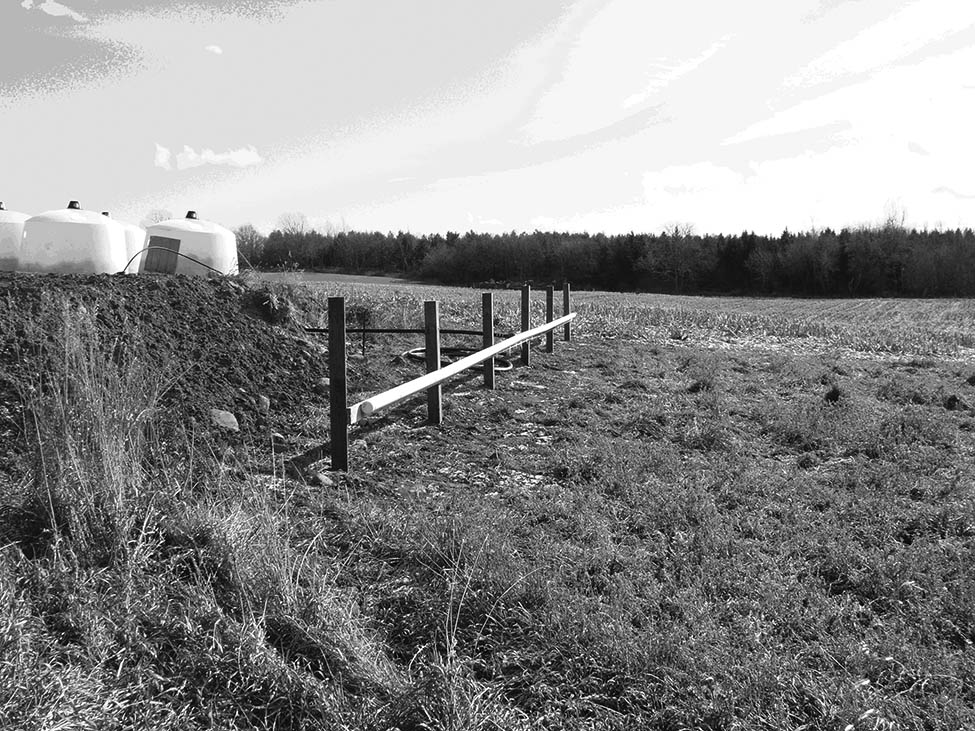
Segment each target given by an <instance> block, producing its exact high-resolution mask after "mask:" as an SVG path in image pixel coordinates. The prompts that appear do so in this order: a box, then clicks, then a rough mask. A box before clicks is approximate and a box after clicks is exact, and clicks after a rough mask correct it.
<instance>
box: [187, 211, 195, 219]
mask: <svg viewBox="0 0 975 731" xmlns="http://www.w3.org/2000/svg"><path fill="white" fill-rule="evenodd" d="M186 217H187V218H192V219H193V220H194V221H195V220H196V211H187V212H186Z"/></svg>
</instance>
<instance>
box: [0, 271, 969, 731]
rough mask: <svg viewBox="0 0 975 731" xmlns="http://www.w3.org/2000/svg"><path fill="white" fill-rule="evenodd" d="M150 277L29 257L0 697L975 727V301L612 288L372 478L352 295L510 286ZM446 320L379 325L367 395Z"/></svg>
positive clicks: (239, 709)
mask: <svg viewBox="0 0 975 731" xmlns="http://www.w3.org/2000/svg"><path fill="white" fill-rule="evenodd" d="M135 279H136V278H128V279H127V280H126V279H125V278H118V277H114V278H91V279H89V280H78V279H76V278H65V281H63V282H62V281H61V280H60V279H56V278H43V279H42V278H34V279H31V278H29V277H28V278H10V279H8V280H5V281H3V282H0V285H2V286H0V294H3V292H4V291H5V292H6V295H5V300H6V302H7V303H8V305H10V306H9V307H8V308H7V311H8V312H9V313H11V314H10V315H9V316H8V318H7V321H6V322H4V323H2V324H0V335H2V337H3V341H2V342H3V347H4V351H2V352H3V354H4V359H3V362H4V363H5V364H27V365H29V366H30V367H26V366H24V367H19V368H14V367H13V365H10V367H8V368H7V370H6V371H5V372H6V373H9V374H13V375H9V376H6V379H7V380H6V381H4V382H0V385H4V384H6V385H5V387H4V388H3V389H0V395H4V399H5V401H4V403H3V404H2V405H0V406H2V411H0V415H3V416H4V418H5V419H6V422H5V423H6V424H7V427H6V428H7V429H8V432H9V435H8V436H9V439H8V441H9V443H10V444H13V445H16V446H14V447H11V448H9V449H5V450H4V454H5V456H4V457H3V459H2V465H0V466H2V467H3V470H2V474H3V475H4V476H5V477H4V479H3V480H2V481H0V505H2V508H0V595H2V599H0V606H2V607H3V608H4V610H3V613H2V614H0V726H2V727H4V728H8V727H9V728H37V729H54V728H88V727H90V728H99V729H101V728H119V729H123V728H125V729H128V728H133V729H134V728H139V729H142V728H146V729H148V728H152V729H161V728H172V729H177V728H179V729H186V728H200V729H205V728H278V729H301V728H308V729H313V728H349V729H352V728H369V729H392V728H399V729H519V728H523V729H529V728H531V729H538V728H548V729H633V728H654V729H675V730H676V729H710V730H714V729H746V728H747V729H752V728H765V729H785V728H788V729H854V730H863V729H959V728H971V727H975V649H973V646H972V642H973V641H975V490H973V485H975V479H973V478H975V458H973V448H975V362H973V358H972V356H973V352H975V302H971V301H922V300H857V301H841V300H830V301H815V300H754V299H732V298H698V297H667V296H658V295H619V294H607V293H589V292H580V293H577V294H576V295H575V303H576V307H575V309H576V310H577V311H578V312H579V317H578V318H577V319H576V325H575V326H574V328H573V340H572V342H570V343H563V342H557V343H556V352H555V353H554V354H545V353H543V352H541V349H540V348H539V349H537V350H536V353H535V354H534V356H533V366H532V367H531V368H530V369H525V368H522V367H519V366H518V365H517V364H515V367H514V368H513V369H512V370H510V371H505V372H500V373H499V374H498V388H497V390H495V391H486V390H484V389H483V388H482V387H481V384H480V380H479V375H478V374H477V373H472V374H471V375H470V376H469V377H467V378H463V377H462V378H459V379H458V380H456V381H454V382H451V384H450V385H448V386H447V387H445V389H444V403H445V420H444V424H443V426H441V427H436V428H431V427H426V426H424V416H425V413H424V407H423V402H422V399H417V400H414V401H410V402H407V403H405V404H403V405H402V406H400V407H397V408H394V409H393V410H392V411H390V412H389V413H381V414H380V415H379V416H378V417H376V418H373V419H371V420H370V421H368V422H367V423H366V424H365V425H363V426H362V427H361V428H360V427H356V428H354V429H353V431H352V444H351V452H350V463H351V469H350V471H349V472H348V474H335V473H329V472H328V470H327V467H328V464H327V459H324V457H325V455H327V450H323V449H322V445H323V444H324V443H325V442H327V438H328V435H327V429H328V409H327V402H326V399H325V398H324V397H323V396H322V395H321V388H320V385H319V384H318V382H317V379H319V378H320V377H322V376H324V375H325V373H324V371H323V370H322V363H323V362H324V357H323V356H324V351H323V347H322V346H323V344H324V338H322V339H321V340H314V339H312V337H309V336H307V335H305V333H304V332H303V326H321V325H323V324H324V306H325V305H324V303H325V297H326V296H328V295H336V294H341V295H345V296H346V297H347V298H348V300H349V312H350V319H352V320H353V321H356V320H358V321H359V322H368V323H370V324H371V325H376V326H379V325H389V326H401V325H411V326H412V325H416V324H417V323H418V322H419V321H420V313H421V310H422V301H423V300H424V299H438V300H440V302H441V311H442V324H443V326H444V327H448V326H463V327H471V326H476V323H477V322H479V317H480V315H479V311H478V310H477V309H476V305H477V304H478V302H479V295H478V292H477V291H475V290H458V289H446V288H436V287H420V286H412V285H408V284H404V283H394V284H378V283H371V282H363V283H348V282H312V283H306V284H301V283H299V282H298V280H297V278H295V279H294V280H288V279H285V280H284V281H281V280H279V281H274V282H261V281H258V280H257V279H254V278H244V279H241V280H237V281H232V282H226V281H225V282H212V283H206V282H199V281H197V282H190V281H189V280H180V279H178V278H173V279H171V280H168V281H167V282H162V280H156V285H155V286H154V285H153V280H150V281H149V282H145V281H141V282H135V281H134V280H135ZM139 279H143V278H139ZM58 291H63V292H65V293H66V294H65V297H67V298H68V299H69V300H70V301H71V302H72V304H71V305H69V306H68V307H65V305H64V303H63V302H62V301H61V299H60V298H59V297H58V296H57V292H58ZM496 297H497V298H498V300H499V304H498V305H497V320H496V322H497V329H498V331H499V332H511V331H514V330H516V329H517V327H516V325H517V322H518V318H517V297H518V294H517V293H516V292H498V293H497V294H496ZM536 297H537V296H536ZM25 303H26V304H25ZM536 307H537V310H536V311H535V313H534V315H533V317H534V321H535V322H539V321H540V320H541V301H540V299H537V301H536ZM167 308H169V309H167ZM217 308H219V309H217ZM187 313H192V316H193V317H194V321H193V327H185V326H184V327H183V328H182V329H181V330H180V331H179V333H178V335H179V337H176V336H174V335H173V334H172V333H171V332H170V330H169V328H168V326H167V324H166V317H167V316H168V317H170V318H179V317H181V316H185V315H186V314H187ZM153 318H155V319H153ZM106 323H107V324H106ZM137 323H143V325H142V333H141V334H140V335H136V334H135V332H134V331H136V330H138V328H137V327H136V324H137ZM145 323H151V327H152V329H151V330H150V329H149V325H148V324H145ZM167 333H169V335H168V336H167ZM47 335H52V336H53V337H50V338H48V337H47ZM123 335H125V337H122V336H123ZM186 342H192V348H189V349H187V346H185V343H186ZM461 343H463V341H461V340H459V341H458V344H461ZM448 344H452V343H448ZM463 344H470V343H469V342H468V343H463ZM418 345H420V342H419V341H418V340H417V339H415V338H409V337H405V336H404V337H400V336H396V337H385V336H383V337H369V338H366V339H364V340H360V339H359V338H358V337H356V336H353V339H352V341H351V342H350V345H349V351H350V354H351V359H350V366H349V369H350V388H351V389H352V390H353V392H354V393H353V394H351V396H352V397H353V398H359V397H361V396H364V395H366V394H369V393H373V392H375V391H376V390H379V389H382V388H385V387H387V386H390V385H393V384H395V383H398V382H401V381H403V380H405V379H407V378H409V377H412V376H414V375H418V374H419V373H420V366H419V365H418V364H417V363H414V362H412V361H410V360H409V359H406V358H402V357H398V356H399V355H400V354H401V353H403V352H405V351H407V350H409V349H410V348H413V347H416V346H418ZM164 346H165V347H164ZM147 353H148V354H150V356H149V357H147V356H146V354H147ZM192 353H196V356H195V357H196V359H197V360H200V359H201V358H202V359H203V363H204V366H203V367H192V368H191V367H186V366H184V365H182V364H183V363H184V361H190V360H193V357H194V356H193V355H192ZM268 353H270V356H268ZM42 373H44V374H46V375H41V374H42ZM261 396H269V398H268V399H267V401H268V402H269V403H270V406H269V407H268V405H267V404H266V403H265V402H264V401H263V400H262V399H261V398H260V397H261ZM211 406H216V407H218V408H223V409H227V410H230V411H233V412H234V413H235V414H236V415H237V416H238V418H239V421H240V426H241V430H240V432H233V433H230V432H227V431H226V430H222V429H220V428H219V427H216V426H211V425H210V424H209V423H208V421H207V412H208V409H209V407H211ZM191 419H192V420H191ZM18 424H19V425H20V426H19V427H18V426H17V425H18ZM298 467H300V468H301V469H300V472H299V469H298ZM86 724H87V725H86Z"/></svg>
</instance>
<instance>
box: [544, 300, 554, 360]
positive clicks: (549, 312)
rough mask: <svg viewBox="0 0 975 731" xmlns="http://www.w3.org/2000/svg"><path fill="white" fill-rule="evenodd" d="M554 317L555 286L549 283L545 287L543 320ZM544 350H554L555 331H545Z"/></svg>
mask: <svg viewBox="0 0 975 731" xmlns="http://www.w3.org/2000/svg"><path fill="white" fill-rule="evenodd" d="M554 319H555V288H554V287H553V286H552V285H551V284H550V285H548V286H547V287H546V288H545V322H551V321H552V320H554ZM545 352H546V353H554V352H555V333H554V332H553V331H552V330H549V331H548V332H547V333H545Z"/></svg>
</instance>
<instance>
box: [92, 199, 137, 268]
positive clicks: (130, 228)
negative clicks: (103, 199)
mask: <svg viewBox="0 0 975 731" xmlns="http://www.w3.org/2000/svg"><path fill="white" fill-rule="evenodd" d="M102 215H103V216H107V217H108V218H111V217H112V214H110V213H109V212H108V211H102ZM119 225H121V226H122V228H124V229H125V262H126V264H125V273H126V274H135V273H136V272H138V271H139V264H140V262H141V261H142V257H143V256H144V254H142V253H141V252H142V250H143V249H144V248H145V246H146V232H145V229H142V228H139V227H138V226H136V225H134V224H131V223H123V222H122V221H119ZM137 254H138V256H136V255H137Z"/></svg>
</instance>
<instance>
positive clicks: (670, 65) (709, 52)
mask: <svg viewBox="0 0 975 731" xmlns="http://www.w3.org/2000/svg"><path fill="white" fill-rule="evenodd" d="M731 39H732V35H731V34H728V35H726V36H724V37H722V38H720V39H719V40H717V41H715V42H714V43H712V44H711V45H710V46H708V47H707V48H706V49H705V50H704V51H703V52H701V53H700V54H699V55H697V56H694V57H692V58H689V59H687V60H685V61H677V62H673V61H668V60H667V59H660V60H658V61H657V62H656V66H657V67H658V68H659V71H657V72H656V73H655V75H654V77H653V78H651V79H650V81H649V83H647V85H646V87H645V88H644V90H643V91H640V92H637V93H636V94H631V95H630V96H628V97H626V99H624V100H623V108H624V109H629V108H630V107H634V106H637V105H639V104H643V103H644V102H645V101H647V100H648V99H650V98H651V97H652V96H653V95H654V94H656V93H657V92H658V91H660V90H661V89H663V88H664V87H666V86H667V85H668V84H669V83H671V82H673V81H676V80H677V79H679V78H680V77H682V76H686V75H687V74H689V73H690V72H691V71H693V70H694V69H696V68H697V67H698V66H700V65H701V64H703V63H704V62H705V61H707V60H708V59H709V58H711V57H712V56H713V55H714V54H716V53H717V52H718V51H720V50H721V49H722V48H724V47H725V46H726V45H728V41H730V40H731Z"/></svg>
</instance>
